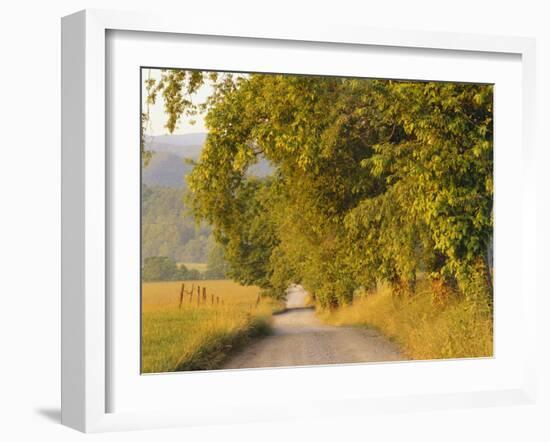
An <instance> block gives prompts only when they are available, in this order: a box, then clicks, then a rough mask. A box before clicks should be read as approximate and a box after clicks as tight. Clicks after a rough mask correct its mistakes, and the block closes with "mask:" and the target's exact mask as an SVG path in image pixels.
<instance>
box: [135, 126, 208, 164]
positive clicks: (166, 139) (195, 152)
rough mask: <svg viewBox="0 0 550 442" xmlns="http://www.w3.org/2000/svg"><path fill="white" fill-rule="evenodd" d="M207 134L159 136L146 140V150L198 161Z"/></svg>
mask: <svg viewBox="0 0 550 442" xmlns="http://www.w3.org/2000/svg"><path fill="white" fill-rule="evenodd" d="M205 141H206V133H204V132H198V133H194V134H185V135H158V136H155V137H146V138H145V148H146V149H147V150H153V151H155V152H170V153H173V154H175V155H178V156H180V157H184V158H192V159H195V160H196V159H198V158H199V155H200V152H201V150H202V147H203V146H204V142H205Z"/></svg>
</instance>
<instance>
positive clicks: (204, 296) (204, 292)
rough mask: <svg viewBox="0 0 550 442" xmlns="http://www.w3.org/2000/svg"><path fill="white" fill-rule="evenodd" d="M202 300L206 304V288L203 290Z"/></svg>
mask: <svg viewBox="0 0 550 442" xmlns="http://www.w3.org/2000/svg"><path fill="white" fill-rule="evenodd" d="M202 300H203V302H205V303H206V287H203V288H202Z"/></svg>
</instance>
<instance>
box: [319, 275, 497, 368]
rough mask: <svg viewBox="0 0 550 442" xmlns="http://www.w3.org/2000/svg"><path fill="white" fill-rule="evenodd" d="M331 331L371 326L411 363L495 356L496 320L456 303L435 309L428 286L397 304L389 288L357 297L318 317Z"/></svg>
mask: <svg viewBox="0 0 550 442" xmlns="http://www.w3.org/2000/svg"><path fill="white" fill-rule="evenodd" d="M319 316H320V318H321V319H322V320H324V321H325V322H327V323H330V324H333V325H351V326H368V327H373V328H375V329H377V330H379V331H380V332H381V333H383V334H385V335H386V336H388V337H389V338H390V339H392V340H393V341H395V342H396V343H397V344H398V345H400V347H401V349H402V351H403V352H404V353H405V355H406V356H407V357H409V358H410V359H417V360H418V359H443V358H466V357H489V356H492V355H493V319H492V315H491V313H490V309H488V308H487V306H486V305H479V301H469V300H467V299H460V298H459V299H455V300H452V301H448V302H447V304H446V305H444V306H438V305H434V303H433V302H432V294H431V292H430V290H429V288H428V284H427V281H425V280H424V281H419V284H418V289H417V293H416V294H415V295H414V296H412V297H410V298H403V299H396V298H395V297H393V296H392V293H391V290H390V289H389V288H388V287H380V288H379V289H378V290H377V292H376V293H374V294H370V295H364V296H361V297H357V298H356V299H355V300H354V302H353V304H352V305H349V306H344V307H341V308H339V309H337V310H335V311H333V312H329V311H324V312H321V313H319Z"/></svg>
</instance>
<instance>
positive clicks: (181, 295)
mask: <svg viewBox="0 0 550 442" xmlns="http://www.w3.org/2000/svg"><path fill="white" fill-rule="evenodd" d="M184 293H185V283H183V282H182V283H181V290H180V306H179V308H181V303H182V302H183V294H184Z"/></svg>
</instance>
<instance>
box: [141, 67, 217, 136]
mask: <svg viewBox="0 0 550 442" xmlns="http://www.w3.org/2000/svg"><path fill="white" fill-rule="evenodd" d="M149 75H151V78H155V79H157V80H158V79H159V78H160V69H144V70H143V81H145V80H147V78H149ZM142 90H143V93H142V98H143V109H144V110H146V109H147V102H146V100H147V91H146V89H145V83H144V84H143V85H142ZM212 91H213V90H212V86H210V85H209V84H205V85H204V86H202V87H201V88H200V89H199V90H198V91H197V93H196V94H193V96H192V100H193V102H196V103H202V102H203V101H204V100H205V99H206V98H207V97H208V96H209V95H210V94H211V93H212ZM193 119H194V120H195V124H194V125H192V124H190V123H189V121H190V120H191V119H190V118H189V117H185V116H184V117H182V118H181V119H180V121H179V122H178V127H177V128H176V130H174V134H180V135H181V134H190V133H195V132H206V128H205V127H204V115H196V116H195V117H193ZM165 124H166V116H165V114H164V100H163V99H162V95H158V96H157V102H156V103H155V104H154V105H150V106H149V122H148V123H147V127H146V129H145V133H146V134H147V135H167V134H169V132H168V129H166V128H165V127H164V125H165Z"/></svg>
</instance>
